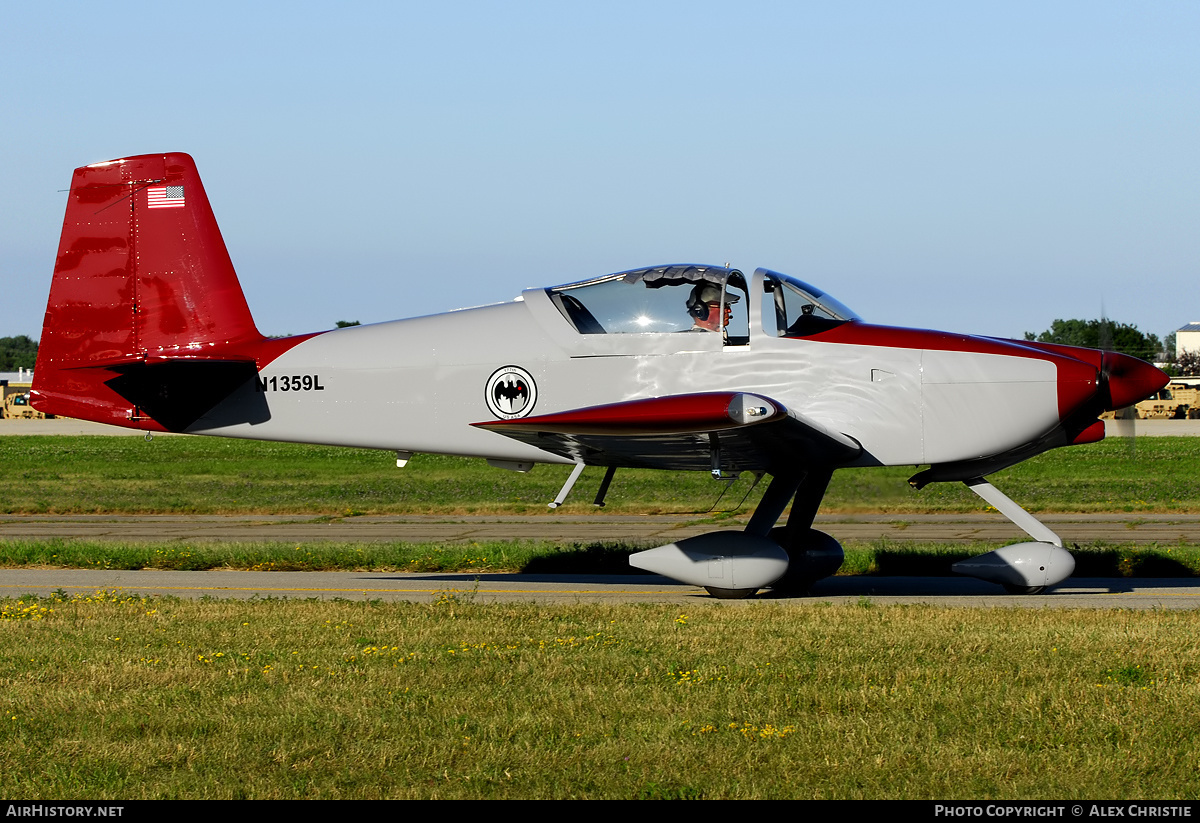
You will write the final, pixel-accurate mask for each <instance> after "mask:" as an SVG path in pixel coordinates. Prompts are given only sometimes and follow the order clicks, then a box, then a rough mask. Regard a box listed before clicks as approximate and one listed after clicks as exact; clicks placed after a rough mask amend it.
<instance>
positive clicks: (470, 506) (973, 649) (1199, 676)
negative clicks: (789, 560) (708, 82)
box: [0, 437, 1200, 800]
mask: <svg viewBox="0 0 1200 823" xmlns="http://www.w3.org/2000/svg"><path fill="white" fill-rule="evenodd" d="M1198 449H1200V441H1196V440H1190V439H1186V438H1178V439H1170V440H1152V441H1143V442H1139V444H1138V449H1137V457H1136V460H1135V461H1131V460H1130V459H1129V457H1128V454H1127V452H1126V450H1125V447H1124V445H1123V444H1120V443H1117V444H1099V445H1098V446H1091V447H1084V448H1079V449H1072V450H1064V451H1061V452H1057V453H1051V454H1048V455H1043V456H1042V457H1040V458H1038V459H1036V460H1034V461H1029V462H1028V463H1026V464H1023V465H1021V466H1018V467H1014V468H1013V469H1011V470H1009V471H1006V472H1003V473H1000V474H999V475H997V476H996V477H995V478H994V479H995V482H996V483H997V485H998V486H1000V487H1001V488H1002V489H1004V490H1005V491H1006V492H1007V493H1008V494H1009V495H1010V496H1012V497H1013V498H1014V499H1017V500H1018V501H1020V502H1021V503H1022V504H1025V505H1028V507H1029V508H1031V509H1033V510H1039V511H1146V512H1151V511H1158V512H1162V511H1170V512H1175V511H1178V512H1191V511H1200V507H1198V506H1197V503H1198V502H1200V493H1198V491H1197V488H1196V482H1195V480H1194V479H1193V477H1192V472H1193V470H1194V466H1195V464H1196V460H1195V458H1196V456H1197V450H1198ZM0 457H2V458H3V461H4V465H5V467H6V468H7V469H8V471H7V472H6V479H7V482H6V483H4V484H3V485H0V511H3V512H8V513H39V512H104V513H150V512H205V513H222V512H231V513H252V512H272V513H275V512H294V513H306V514H313V513H315V514H327V515H330V516H353V515H354V514H356V513H360V512H361V513H368V512H369V513H386V512H405V513H408V512H443V513H461V512H498V513H538V512H545V511H546V508H545V502H546V501H548V500H549V499H551V498H552V497H553V495H554V494H555V492H557V490H558V486H559V485H560V484H561V482H562V479H563V476H564V475H565V469H563V470H560V469H558V468H555V467H545V466H543V467H539V468H538V469H537V470H535V471H534V472H533V473H531V474H530V475H516V474H512V473H509V472H504V471H502V470H497V469H490V468H487V467H485V466H484V465H483V464H482V462H480V461H462V460H453V459H449V458H439V457H425V456H419V457H418V458H416V459H415V460H414V461H413V463H412V464H410V468H408V469H405V470H403V471H399V470H397V469H396V468H395V467H394V464H393V463H392V462H391V457H390V455H389V454H386V453H379V452H363V451H352V450H344V449H325V448H316V447H305V446H283V445H276V444H259V443H244V442H238V441H221V440H206V439H198V438H195V439H192V438H157V439H155V440H154V441H153V442H151V443H146V442H144V441H142V440H138V439H133V438H64V437H52V438H51V437H47V438H25V437H22V438H15V437H14V438H0ZM911 473H912V470H911V469H909V470H892V469H888V470H875V471H846V472H840V473H838V475H836V476H835V482H834V487H833V488H832V489H831V491H830V495H829V497H828V499H827V507H826V508H827V510H830V511H852V512H853V511H887V512H897V513H901V512H928V511H951V512H953V511H979V510H981V509H982V508H983V504H982V501H979V500H978V499H977V498H975V496H974V495H972V494H970V492H968V491H966V490H965V489H963V488H962V487H961V486H952V485H947V486H941V487H938V486H934V487H930V488H928V489H926V490H925V491H923V492H920V493H917V492H913V491H912V490H910V489H909V488H908V487H907V485H906V484H905V479H906V478H907V477H908V476H909V475H910V474H911ZM598 481H599V472H598V471H595V470H588V472H586V473H585V475H584V479H583V481H581V483H580V485H579V487H577V490H576V497H575V502H574V503H572V504H571V507H570V508H565V509H564V510H565V511H567V512H576V513H579V512H590V511H593V509H592V508H591V506H590V505H589V503H590V496H591V494H592V492H593V490H594V487H595V484H596V483H597V482H598ZM714 488H715V484H714V483H713V482H712V481H711V480H709V479H708V478H707V477H705V476H703V475H700V474H695V475H679V474H675V475H672V474H666V473H653V472H621V473H619V474H618V479H617V482H616V483H615V484H614V488H613V492H612V493H611V494H610V498H609V499H610V505H609V508H608V509H607V510H606V511H609V512H617V513H621V512H646V511H668V512H685V513H693V514H699V513H702V512H704V511H706V510H707V509H708V507H709V506H710V505H711V503H712V499H713V498H714V497H715V496H716V493H715V490H714ZM754 502H756V501H755V500H754V498H753V496H752V497H751V499H750V500H748V501H747V504H746V508H747V509H749V508H751V507H752V505H753V503H754ZM560 511H563V510H560ZM598 516H602V515H598ZM718 516H719V515H718ZM2 528H3V527H2V525H0V529H2ZM0 535H2V532H0ZM846 548H847V568H848V570H849V571H851V572H853V573H885V574H897V573H901V574H903V573H923V574H928V573H935V574H936V573H942V572H943V571H944V569H945V567H946V566H948V565H949V563H950V562H952V561H953V560H954V559H957V558H958V557H961V556H963V555H965V554H973V553H977V552H979V551H984V550H986V549H988V548H992V546H983V545H980V546H969V547H964V546H948V545H937V544H912V543H896V542H884V541H875V542H872V543H862V544H848V545H847V547H846ZM629 550H630V547H626V546H619V545H597V546H561V545H554V544H545V543H540V544H539V543H515V542H514V543H488V544H473V545H472V544H467V545H459V546H439V545H434V544H421V545H414V544H371V545H363V544H334V543H328V544H304V545H303V546H295V545H291V544H225V543H203V544H192V545H186V544H184V545H181V544H179V543H168V542H164V543H159V544H125V543H122V542H120V541H106V542H95V543H88V542H85V541H70V540H62V541H25V540H3V539H0V565H5V566H14V565H46V566H56V565H63V566H68V565H69V566H84V567H88V566H91V567H96V566H102V567H110V568H144V567H151V568H187V569H202V568H228V567H236V568H264V569H268V568H280V569H283V568H286V569H316V568H354V569H365V568H370V569H395V570H413V571H430V570H451V569H453V570H465V571H470V570H479V571H485V570H487V571H496V570H510V569H530V568H537V569H540V570H551V571H579V570H597V569H601V568H609V567H611V568H617V567H622V566H623V565H624V556H625V554H627V553H628V551H629ZM1076 557H1077V560H1078V562H1079V571H1078V573H1079V574H1080V575H1091V574H1095V575H1113V576H1128V575H1136V574H1156V575H1157V574H1160V573H1163V572H1164V570H1167V571H1173V572H1174V573H1178V574H1185V575H1194V574H1196V573H1197V571H1198V570H1200V547H1196V546H1167V547H1145V546H1135V545H1132V544H1111V545H1095V546H1088V547H1083V551H1081V552H1078V553H1076ZM694 612H695V613H681V612H680V611H679V610H678V608H677V607H668V606H657V605H644V604H643V605H623V606H601V605H554V606H543V605H535V604H482V603H475V602H473V600H472V598H471V596H470V594H469V593H456V594H447V595H444V596H443V597H442V598H440V599H439V600H438V601H437V602H435V603H433V604H411V603H388V604H384V603H378V602H376V603H349V602H328V601H326V602H317V601H304V600H275V599H267V600H258V601H220V600H201V601H182V600H174V599H169V598H142V597H139V596H137V595H136V594H131V593H114V592H99V593H96V594H95V595H92V596H80V597H67V596H65V595H62V596H55V597H50V598H36V597H26V598H21V599H19V600H11V599H10V600H3V601H0V626H3V629H4V630H3V631H0V684H2V689H0V794H2V795H3V796H5V797H8V798H10V799H14V800H15V799H41V800H45V799H72V798H76V799H94V800H105V799H114V800H127V799H138V798H314V799H315V798H543V797H544V798H936V799H953V798H960V799H985V798H986V799H992V798H995V799H1001V798H1007V799H1022V798H1055V799H1074V798H1080V799H1097V798H1185V799H1186V798H1194V797H1196V796H1197V794H1200V743H1198V742H1197V741H1198V740H1200V734H1198V733H1200V729H1198V728H1197V725H1198V723H1200V721H1197V720H1196V719H1195V712H1194V711H1193V707H1194V705H1195V704H1196V701H1197V698H1198V697H1200V694H1198V691H1200V662H1197V661H1200V653H1198V652H1200V649H1198V648H1197V643H1198V642H1200V640H1198V638H1200V615H1198V614H1197V612H1195V611H1191V610H1172V611H1165V610H1162V611H1158V610H1155V611H1138V612H1133V611H1115V610H1114V611H1090V610H1067V609H1045V610H1037V611H1034V610H1027V609H1002V608H997V609H950V608H939V607H934V606H888V607H884V606H879V605H876V604H873V603H872V602H871V601H869V600H867V599H864V600H862V601H860V602H859V603H858V604H857V605H846V606H834V605H830V604H826V603H821V602H820V601H818V600H794V601H770V602H743V603H739V604H735V605H727V604H720V603H715V604H707V603H706V604H705V608H703V609H696V610H694Z"/></svg>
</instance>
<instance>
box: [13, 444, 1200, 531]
mask: <svg viewBox="0 0 1200 823" xmlns="http://www.w3.org/2000/svg"><path fill="white" fill-rule="evenodd" d="M1198 461H1200V438H1188V437H1163V438H1143V439H1141V440H1140V441H1138V445H1137V452H1136V458H1135V459H1131V458H1130V456H1129V452H1128V450H1127V447H1126V445H1125V444H1124V443H1122V442H1114V441H1108V442H1101V443H1097V444H1092V445H1087V446H1077V447H1072V448H1068V449H1059V450H1056V451H1053V452H1049V453H1047V454H1044V455H1040V456H1039V457H1037V458H1034V459H1033V460H1029V461H1026V462H1025V463H1022V464H1020V465H1018V466H1014V467H1013V468H1011V469H1007V470H1005V471H1003V472H999V473H997V474H996V475H994V476H993V478H992V479H993V480H994V482H995V483H996V485H997V486H998V487H999V488H1001V489H1002V490H1003V491H1004V492H1005V493H1006V494H1008V495H1009V496H1010V497H1012V498H1013V499H1014V500H1017V501H1018V502H1020V503H1021V505H1023V506H1025V507H1026V508H1028V509H1029V510H1031V511H1040V512H1090V511H1118V512H1122V511H1129V512H1147V513H1150V512H1200V473H1198V472H1196V471H1195V466H1196V465H1197V462H1198ZM0 465H3V466H4V467H5V470H6V471H5V482H4V483H3V484H2V485H0V513H9V514H38V513H134V514H137V513H193V514H245V513H274V514H286V513H296V514H331V515H349V516H353V515H356V514H388V513H399V514H411V513H422V514H431V513H443V514H464V513H467V514H469V513H501V514H550V513H551V512H550V511H549V510H548V509H547V508H546V503H548V502H549V501H550V500H552V499H553V498H554V496H555V495H556V494H557V493H558V490H559V488H560V487H561V485H562V483H563V481H564V480H565V479H566V476H567V474H568V472H569V468H568V467H564V466H549V465H546V466H538V467H537V468H535V469H534V471H532V472H530V473H528V474H517V473H514V472H509V471H505V470H503V469H494V468H490V467H488V466H487V465H486V464H485V463H484V462H483V461H482V460H471V459H467V458H454V457H444V456H438V455H418V456H416V457H415V458H414V459H413V460H412V461H411V462H410V463H409V466H408V467H407V468H405V469H397V468H396V467H395V463H394V459H393V457H392V455H391V453H390V452H378V451H369V450H361V449H345V448H334V447H325V446H306V445H296V444H286V443H262V442H254V441H240V440H227V439H222V438H205V437H159V438H155V439H154V440H153V441H151V442H146V441H144V440H142V439H141V438H133V437H60V436H47V437H0ZM915 471H916V468H915V467H892V468H878V469H846V470H842V471H838V472H836V473H835V474H834V478H833V482H832V484H831V486H830V489H829V492H828V494H827V495H826V497H825V501H824V504H823V506H822V511H825V512H894V513H898V514H903V513H925V512H975V511H980V510H982V509H984V508H985V504H984V503H983V501H981V500H980V499H979V498H978V497H976V496H975V495H974V494H973V493H971V492H970V491H969V490H967V489H966V488H965V487H964V486H963V485H962V484H959V483H939V484H934V485H932V486H929V487H927V488H926V489H924V490H923V491H920V492H916V491H913V490H912V489H911V488H909V486H908V484H907V479H908V477H910V476H911V475H912V474H914V473H915ZM602 475H603V471H602V470H601V469H600V468H595V467H593V468H589V469H587V470H586V471H585V472H584V474H583V477H582V478H581V480H580V482H579V484H578V485H577V486H576V489H575V491H574V492H573V494H572V496H571V498H569V500H568V502H567V504H566V505H565V506H563V507H562V508H560V509H558V510H556V512H554V513H557V514H581V513H588V514H591V513H596V509H595V508H594V507H593V506H592V505H591V500H592V496H593V495H594V493H595V490H596V488H597V487H598V486H599V483H600V478H601V476H602ZM749 485H750V483H749V479H748V478H746V479H743V480H739V481H738V484H737V485H735V487H734V488H733V489H732V490H731V491H730V492H729V494H727V495H726V498H725V499H724V500H722V502H721V505H720V509H728V508H735V507H736V505H737V501H738V500H740V499H741V497H742V496H743V494H744V493H745V492H746V491H747V490H748V488H749ZM763 486H765V484H763ZM719 490H720V485H719V484H717V483H714V482H713V481H712V480H711V479H710V478H709V477H708V475H707V473H706V472H656V471H649V470H633V469H630V470H622V471H619V472H618V473H617V475H616V480H615V481H614V483H613V487H612V490H611V492H610V494H609V497H608V507H607V508H606V509H605V510H604V511H605V513H611V514H621V513H637V514H640V513H681V514H699V513H704V512H707V511H708V509H709V508H710V507H711V506H712V505H713V502H714V500H715V499H716V497H717V494H718V492H719ZM761 492H762V486H760V487H759V488H758V489H756V490H755V491H754V492H752V493H751V494H750V497H749V498H748V499H747V500H746V502H745V504H744V506H743V507H742V508H741V513H743V514H745V513H748V512H749V511H750V510H751V509H752V508H753V506H754V505H755V504H756V503H757V502H758V497H759V496H760V495H761ZM718 516H720V515H718Z"/></svg>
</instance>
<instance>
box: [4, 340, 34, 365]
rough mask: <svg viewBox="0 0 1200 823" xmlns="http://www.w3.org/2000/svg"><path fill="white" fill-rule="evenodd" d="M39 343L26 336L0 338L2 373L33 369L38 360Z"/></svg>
mask: <svg viewBox="0 0 1200 823" xmlns="http://www.w3.org/2000/svg"><path fill="white" fill-rule="evenodd" d="M37 348H38V344H37V341H35V340H33V339H31V338H29V337H27V336H26V335H24V334H21V335H18V336H16V337H0V371H16V370H17V369H32V368H33V364H34V362H35V361H36V360H37Z"/></svg>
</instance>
